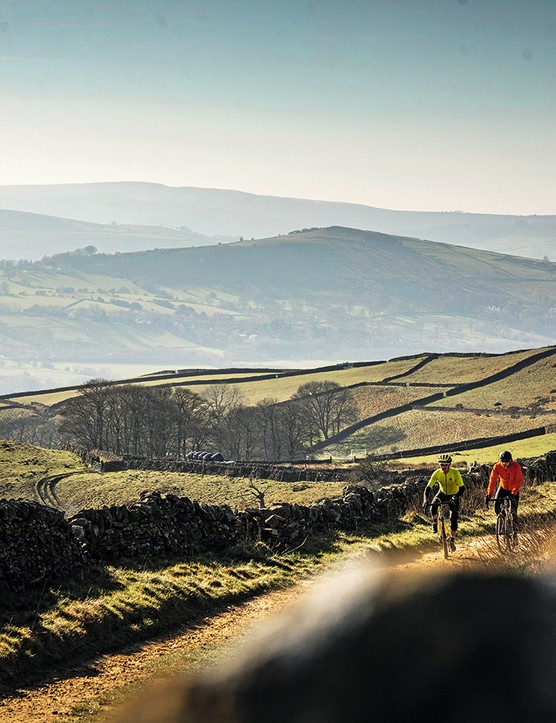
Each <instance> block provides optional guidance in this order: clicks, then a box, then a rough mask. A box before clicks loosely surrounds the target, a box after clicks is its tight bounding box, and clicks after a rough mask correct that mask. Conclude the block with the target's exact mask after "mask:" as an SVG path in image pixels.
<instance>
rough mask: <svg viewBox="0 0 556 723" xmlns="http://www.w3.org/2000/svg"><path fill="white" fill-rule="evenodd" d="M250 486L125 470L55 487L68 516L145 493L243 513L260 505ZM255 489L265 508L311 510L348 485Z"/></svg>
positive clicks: (233, 480) (240, 480)
mask: <svg viewBox="0 0 556 723" xmlns="http://www.w3.org/2000/svg"><path fill="white" fill-rule="evenodd" d="M249 484H250V480H249V479H247V478H244V477H220V476H217V475H201V474H188V473H178V472H142V471H140V470H127V471H125V472H104V473H102V474H99V473H94V472H90V473H84V474H77V475H72V476H71V477H67V478H66V479H63V480H61V481H60V482H59V483H58V484H57V485H56V494H57V496H58V499H59V500H60V502H61V504H62V505H63V507H64V509H65V510H67V512H68V513H69V514H73V513H75V512H77V511H78V510H80V509H84V508H88V507H102V506H103V505H122V504H126V503H128V502H133V501H135V500H137V499H139V495H140V493H141V492H143V491H146V490H153V489H157V490H160V491H161V492H164V493H172V494H175V495H179V496H185V497H189V498H190V499H195V500H198V501H199V502H204V503H205V504H211V505H224V504H229V505H231V506H232V507H238V508H240V509H242V508H245V507H257V506H258V505H257V501H256V498H255V496H254V494H253V492H252V491H251V490H250V487H249ZM254 484H255V486H256V487H257V489H259V490H261V491H263V492H264V494H265V503H266V504H267V505H271V504H275V503H278V502H290V503H292V504H300V505H310V504H312V503H314V502H318V501H319V500H322V499H323V498H325V497H329V498H333V499H337V498H341V496H342V490H343V488H344V487H345V485H346V483H345V482H303V481H301V482H298V483H288V482H278V481H275V480H256V481H255V482H254Z"/></svg>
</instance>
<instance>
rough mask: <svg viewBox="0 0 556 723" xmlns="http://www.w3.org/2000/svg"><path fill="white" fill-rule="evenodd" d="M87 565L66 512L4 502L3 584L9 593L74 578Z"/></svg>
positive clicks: (0, 511)
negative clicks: (67, 577) (76, 572)
mask: <svg viewBox="0 0 556 723" xmlns="http://www.w3.org/2000/svg"><path fill="white" fill-rule="evenodd" d="M84 562H85V553H84V551H83V549H82V547H81V545H80V544H79V542H78V541H77V539H76V538H75V536H74V535H73V534H72V530H71V528H70V526H69V525H68V522H67V520H66V519H65V517H64V513H63V512H60V511H59V510H55V509H53V508H52V507H46V506H44V505H40V504H38V503H36V502H31V501H29V500H0V581H1V582H2V583H3V584H4V586H5V590H6V589H7V590H11V591H18V590H20V589H23V588H25V587H27V586H29V585H36V584H40V583H42V582H44V581H48V580H51V579H54V578H55V577H63V576H67V575H70V574H72V572H73V571H74V570H75V569H78V568H79V567H81V566H82V565H83V564H84Z"/></svg>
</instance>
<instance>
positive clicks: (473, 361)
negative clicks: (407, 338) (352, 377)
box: [404, 349, 541, 386]
mask: <svg viewBox="0 0 556 723" xmlns="http://www.w3.org/2000/svg"><path fill="white" fill-rule="evenodd" d="M539 351H541V350H540V349H528V350H526V351H518V352H510V353H508V354H500V355H498V356H484V357H482V356H479V355H477V356H471V357H468V356H465V357H457V356H451V355H446V356H441V357H439V358H438V359H433V360H432V361H430V362H429V363H428V364H425V366H424V367H422V368H421V369H418V370H417V371H416V372H414V373H413V374H409V375H408V376H407V377H404V381H408V382H410V383H422V382H427V383H429V384H453V385H454V386H456V385H457V384H467V383H468V382H478V381H480V380H481V379H484V378H485V377H489V376H491V375H492V374H496V373H497V372H500V371H502V370H503V369H507V368H508V367H509V366H511V365H512V364H517V362H519V361H521V360H522V359H527V358H528V357H530V356H531V355H532V354H536V353H537V352H539Z"/></svg>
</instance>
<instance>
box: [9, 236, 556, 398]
mask: <svg viewBox="0 0 556 723" xmlns="http://www.w3.org/2000/svg"><path fill="white" fill-rule="evenodd" d="M555 315H556V264H554V263H551V262H546V261H540V260H532V259H523V258H518V257H513V256H508V255H501V254H494V253H491V252H485V251H479V250H476V249H469V248H465V247H459V246H451V245H448V244H442V243H436V242H432V241H421V240H418V239H414V238H405V237H397V236H389V235H386V234H379V233H373V232H369V231H358V230H354V229H346V228H339V227H334V228H329V229H312V230H306V231H301V232H295V233H291V234H288V235H286V236H279V237H275V238H271V239H264V240H259V241H242V242H236V243H233V244H222V245H216V246H204V247H190V248H180V249H158V250H150V251H144V252H135V253H121V254H99V253H67V254H58V255H55V256H53V257H50V258H47V259H44V260H42V261H41V262H36V263H33V264H31V263H29V264H20V265H16V266H10V265H7V264H3V265H0V343H1V344H2V353H3V355H4V359H5V360H9V359H26V360H31V361H35V362H36V363H37V364H43V365H44V364H51V365H54V364H64V363H75V362H79V363H81V364H86V365H89V366H91V365H92V364H95V363H97V364H104V365H106V364H107V363H109V362H110V363H130V362H132V361H133V362H135V363H138V362H142V363H144V364H149V365H152V368H153V369H156V368H165V367H169V366H171V367H176V368H183V367H187V366H190V367H199V366H205V367H206V366H220V367H222V366H253V365H259V366H260V365H263V364H264V365H271V366H289V365H296V366H300V365H302V366H310V365H311V363H312V364H313V365H314V366H318V365H321V364H322V361H321V360H327V361H330V362H337V361H345V360H354V361H357V360H360V359H385V358H386V359H388V358H392V357H396V356H404V355H408V354H415V353H420V352H422V351H423V349H426V350H427V351H431V352H442V351H456V352H478V351H481V352H504V351H510V350H512V349H519V348H526V347H529V348H530V347H538V346H545V345H550V344H552V343H554V342H555V341H556V333H555V332H556V330H555ZM277 360H279V361H277ZM94 375H95V374H94V372H93V374H90V376H94ZM0 377H1V374H0ZM0 384H1V379H0ZM31 388H33V387H32V386H30V385H29V384H25V386H21V387H20V390H23V389H31ZM34 388H38V387H34ZM1 391H8V390H6V389H2V387H1V386H0V392H1ZM12 391H15V390H14V389H13V387H12Z"/></svg>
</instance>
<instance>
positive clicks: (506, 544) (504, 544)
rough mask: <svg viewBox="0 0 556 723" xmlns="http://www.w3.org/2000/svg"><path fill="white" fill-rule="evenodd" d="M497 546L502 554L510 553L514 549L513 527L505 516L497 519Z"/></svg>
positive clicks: (499, 516)
mask: <svg viewBox="0 0 556 723" xmlns="http://www.w3.org/2000/svg"><path fill="white" fill-rule="evenodd" d="M496 544H497V545H498V549H499V550H500V552H509V551H510V550H511V549H512V545H513V534H512V526H511V524H510V523H509V521H508V519H507V518H506V516H505V515H498V517H497V518H496Z"/></svg>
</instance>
